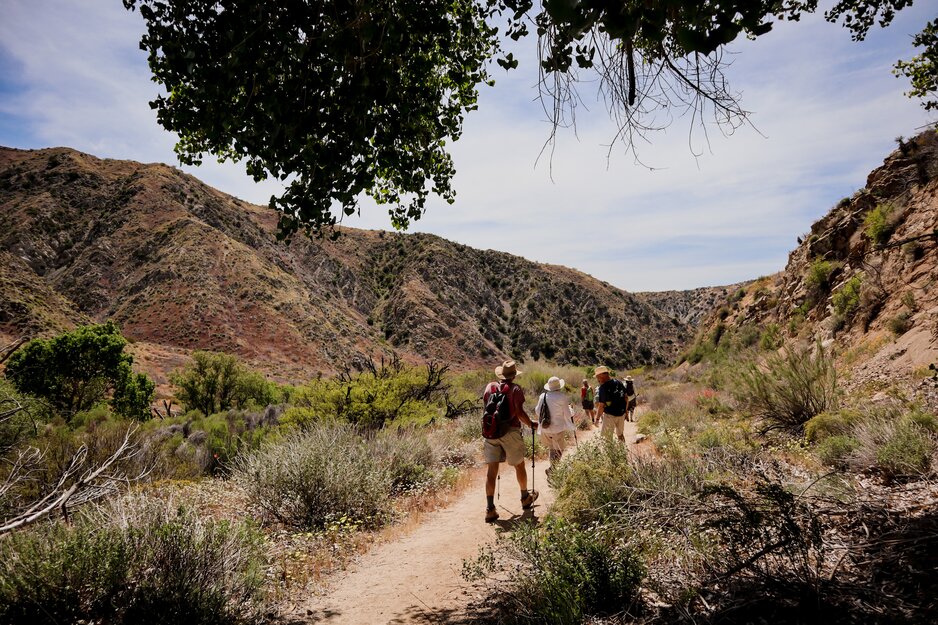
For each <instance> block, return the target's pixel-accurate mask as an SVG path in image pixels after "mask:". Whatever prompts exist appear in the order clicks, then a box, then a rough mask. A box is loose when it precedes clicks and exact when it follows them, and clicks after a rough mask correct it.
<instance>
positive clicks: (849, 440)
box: [815, 434, 860, 468]
mask: <svg viewBox="0 0 938 625" xmlns="http://www.w3.org/2000/svg"><path fill="white" fill-rule="evenodd" d="M859 446H860V442H859V441H858V440H857V439H856V438H854V437H853V436H849V435H846V434H834V435H831V436H828V437H827V438H825V439H823V440H822V441H821V442H820V443H818V445H817V447H816V448H815V453H817V456H818V458H820V459H821V462H823V463H824V464H829V465H831V466H833V467H838V468H844V467H846V465H847V459H848V458H849V456H850V454H852V453H853V452H854V451H855V450H856V449H857V448H858V447H859Z"/></svg>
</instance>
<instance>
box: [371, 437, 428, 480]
mask: <svg viewBox="0 0 938 625" xmlns="http://www.w3.org/2000/svg"><path fill="white" fill-rule="evenodd" d="M372 450H373V453H374V454H375V456H376V457H377V458H378V460H379V462H381V463H382V464H384V466H385V467H386V469H387V471H388V474H389V479H390V481H391V491H392V493H402V492H407V491H411V490H416V489H418V488H420V487H421V486H424V485H426V484H428V483H430V482H431V481H432V480H433V477H434V474H433V465H434V457H433V448H432V447H431V446H430V441H429V440H427V436H426V434H425V433H424V432H417V431H415V430H414V428H413V427H409V428H400V429H387V430H382V431H381V432H380V433H379V434H378V435H377V436H376V437H375V439H374V440H373V441H372Z"/></svg>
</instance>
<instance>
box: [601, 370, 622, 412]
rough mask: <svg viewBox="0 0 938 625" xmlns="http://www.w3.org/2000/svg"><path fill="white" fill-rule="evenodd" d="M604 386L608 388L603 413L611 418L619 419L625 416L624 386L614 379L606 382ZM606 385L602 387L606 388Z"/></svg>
mask: <svg viewBox="0 0 938 625" xmlns="http://www.w3.org/2000/svg"><path fill="white" fill-rule="evenodd" d="M606 384H608V387H607V389H606V390H607V393H606V394H605V395H608V397H607V399H608V400H609V401H607V402H606V407H605V409H604V411H603V412H606V413H607V414H610V415H612V416H613V417H621V416H622V415H624V414H625V385H624V384H622V382H620V381H619V380H616V379H615V378H613V379H612V380H610V381H608V382H606ZM606 384H604V385H603V386H606ZM605 395H604V396H605Z"/></svg>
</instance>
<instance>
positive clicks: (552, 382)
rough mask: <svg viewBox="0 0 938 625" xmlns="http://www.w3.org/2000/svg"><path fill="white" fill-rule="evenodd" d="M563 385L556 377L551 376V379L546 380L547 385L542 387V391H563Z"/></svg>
mask: <svg viewBox="0 0 938 625" xmlns="http://www.w3.org/2000/svg"><path fill="white" fill-rule="evenodd" d="M563 385H564V381H563V380H561V379H560V378H558V377H557V376H553V377H552V378H550V379H549V380H547V384H545V385H544V390H545V391H559V390H562V389H563Z"/></svg>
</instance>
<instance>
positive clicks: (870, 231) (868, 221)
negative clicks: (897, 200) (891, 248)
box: [863, 202, 897, 247]
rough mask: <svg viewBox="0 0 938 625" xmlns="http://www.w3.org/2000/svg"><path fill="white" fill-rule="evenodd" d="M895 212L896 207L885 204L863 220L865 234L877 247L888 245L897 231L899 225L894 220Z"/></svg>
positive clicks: (880, 205) (877, 207) (873, 210)
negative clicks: (890, 238)
mask: <svg viewBox="0 0 938 625" xmlns="http://www.w3.org/2000/svg"><path fill="white" fill-rule="evenodd" d="M894 210H895V207H894V206H893V205H892V204H891V203H889V202H884V203H883V204H879V205H878V206H876V208H874V209H872V210H871V211H870V212H868V213H867V214H866V217H864V218H863V232H864V233H865V234H866V236H867V238H868V239H869V240H870V241H872V242H873V243H874V244H875V245H877V246H880V247H881V246H883V245H886V243H888V242H889V237H891V236H892V233H893V231H895V229H896V225H897V223H896V221H895V219H894V218H893V212H894Z"/></svg>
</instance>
